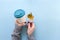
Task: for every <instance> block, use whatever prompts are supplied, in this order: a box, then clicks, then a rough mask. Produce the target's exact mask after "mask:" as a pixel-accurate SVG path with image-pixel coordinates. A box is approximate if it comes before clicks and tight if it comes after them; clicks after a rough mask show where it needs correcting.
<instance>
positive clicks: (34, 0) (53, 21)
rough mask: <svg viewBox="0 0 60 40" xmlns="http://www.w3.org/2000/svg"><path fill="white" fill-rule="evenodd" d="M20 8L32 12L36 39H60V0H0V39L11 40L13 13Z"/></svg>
mask: <svg viewBox="0 0 60 40" xmlns="http://www.w3.org/2000/svg"><path fill="white" fill-rule="evenodd" d="M20 8H21V9H24V10H25V12H26V14H27V13H29V12H33V14H34V16H35V20H34V21H35V24H36V29H35V38H36V40H60V0H0V40H11V33H12V31H13V29H14V19H15V18H14V16H13V13H14V11H15V10H17V9H20ZM23 40H25V39H23Z"/></svg>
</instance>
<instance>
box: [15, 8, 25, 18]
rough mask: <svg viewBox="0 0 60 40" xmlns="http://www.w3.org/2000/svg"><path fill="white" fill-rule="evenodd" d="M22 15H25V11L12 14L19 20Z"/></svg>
mask: <svg viewBox="0 0 60 40" xmlns="http://www.w3.org/2000/svg"><path fill="white" fill-rule="evenodd" d="M24 15H25V11H24V10H22V9H18V10H16V11H15V12H14V16H15V17H16V18H21V17H23V16H24Z"/></svg>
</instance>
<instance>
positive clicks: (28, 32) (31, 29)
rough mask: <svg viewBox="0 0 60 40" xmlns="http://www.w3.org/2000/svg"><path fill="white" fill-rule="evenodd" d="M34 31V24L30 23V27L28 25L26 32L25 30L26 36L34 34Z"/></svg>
mask: <svg viewBox="0 0 60 40" xmlns="http://www.w3.org/2000/svg"><path fill="white" fill-rule="evenodd" d="M34 29H35V24H34V23H32V26H30V23H28V30H27V34H28V35H31V34H32V33H33V32H34Z"/></svg>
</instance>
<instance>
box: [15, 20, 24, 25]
mask: <svg viewBox="0 0 60 40" xmlns="http://www.w3.org/2000/svg"><path fill="white" fill-rule="evenodd" d="M16 24H17V25H18V26H23V25H25V22H22V23H20V22H19V20H16Z"/></svg>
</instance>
